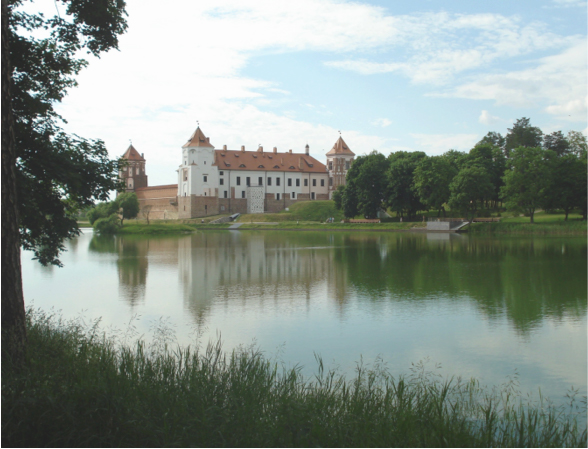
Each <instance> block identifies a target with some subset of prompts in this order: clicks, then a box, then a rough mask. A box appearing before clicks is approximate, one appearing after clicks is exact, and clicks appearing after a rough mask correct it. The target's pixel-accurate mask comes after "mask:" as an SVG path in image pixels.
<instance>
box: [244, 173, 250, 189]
mask: <svg viewBox="0 0 588 449" xmlns="http://www.w3.org/2000/svg"><path fill="white" fill-rule="evenodd" d="M245 182H246V183H247V187H249V186H250V185H251V178H250V177H249V176H247V178H245Z"/></svg>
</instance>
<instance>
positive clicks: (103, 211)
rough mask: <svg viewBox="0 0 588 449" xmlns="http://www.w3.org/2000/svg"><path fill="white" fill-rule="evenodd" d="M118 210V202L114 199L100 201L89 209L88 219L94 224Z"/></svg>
mask: <svg viewBox="0 0 588 449" xmlns="http://www.w3.org/2000/svg"><path fill="white" fill-rule="evenodd" d="M117 212H118V204H117V203H116V202H114V201H108V202H105V203H99V204H97V205H96V207H93V208H92V209H90V210H89V211H88V214H87V216H88V221H89V222H90V224H91V225H93V224H94V223H95V222H96V220H99V219H100V218H106V217H109V216H111V215H112V214H115V213H117Z"/></svg>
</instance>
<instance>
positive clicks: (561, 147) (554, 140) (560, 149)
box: [543, 131, 570, 156]
mask: <svg viewBox="0 0 588 449" xmlns="http://www.w3.org/2000/svg"><path fill="white" fill-rule="evenodd" d="M543 148H545V149H546V150H551V151H553V152H555V153H556V154H557V155H558V156H565V155H566V154H569V153H570V143H569V142H568V141H567V139H566V138H565V136H564V135H563V133H562V132H561V131H555V132H552V133H551V134H547V135H546V136H545V137H544V138H543Z"/></svg>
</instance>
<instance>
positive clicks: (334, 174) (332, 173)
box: [327, 137, 355, 199]
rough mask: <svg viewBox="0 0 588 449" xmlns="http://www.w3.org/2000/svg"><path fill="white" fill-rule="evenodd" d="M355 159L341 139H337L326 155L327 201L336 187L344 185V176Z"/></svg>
mask: <svg viewBox="0 0 588 449" xmlns="http://www.w3.org/2000/svg"><path fill="white" fill-rule="evenodd" d="M354 157H355V153H353V152H352V151H351V150H350V149H349V147H348V146H347V144H346V143H345V141H344V140H343V138H342V137H339V139H338V140H337V142H335V145H333V148H332V149H331V151H329V152H328V153H327V170H328V172H329V199H331V198H333V192H334V191H335V190H337V187H339V186H344V185H345V176H346V175H347V172H348V171H349V169H350V168H351V164H352V162H353V159H354Z"/></svg>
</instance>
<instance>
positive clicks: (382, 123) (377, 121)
mask: <svg viewBox="0 0 588 449" xmlns="http://www.w3.org/2000/svg"><path fill="white" fill-rule="evenodd" d="M391 124H392V121H391V120H389V119H387V118H377V119H375V120H374V121H373V122H372V125H374V126H380V127H382V128H386V127H387V126H390V125H391Z"/></svg>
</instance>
